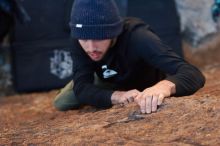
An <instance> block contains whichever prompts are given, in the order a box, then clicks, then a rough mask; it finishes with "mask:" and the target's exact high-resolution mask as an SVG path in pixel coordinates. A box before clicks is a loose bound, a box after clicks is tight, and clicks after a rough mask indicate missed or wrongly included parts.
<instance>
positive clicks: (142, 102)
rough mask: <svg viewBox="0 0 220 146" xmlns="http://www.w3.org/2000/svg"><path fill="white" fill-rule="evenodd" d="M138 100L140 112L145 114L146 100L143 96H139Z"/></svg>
mask: <svg viewBox="0 0 220 146" xmlns="http://www.w3.org/2000/svg"><path fill="white" fill-rule="evenodd" d="M139 100H140V108H141V113H143V114H145V113H146V108H145V107H146V101H145V98H139Z"/></svg>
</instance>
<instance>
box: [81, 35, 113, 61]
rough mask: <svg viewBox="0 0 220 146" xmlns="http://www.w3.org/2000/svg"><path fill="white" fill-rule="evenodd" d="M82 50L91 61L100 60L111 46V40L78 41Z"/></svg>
mask: <svg viewBox="0 0 220 146" xmlns="http://www.w3.org/2000/svg"><path fill="white" fill-rule="evenodd" d="M79 43H80V45H81V46H82V48H83V50H84V51H85V52H86V53H87V54H88V55H89V57H90V58H91V59H92V60H93V61H99V60H101V59H102V58H103V57H104V56H105V54H106V52H107V51H108V49H109V48H110V45H111V39H107V40H79Z"/></svg>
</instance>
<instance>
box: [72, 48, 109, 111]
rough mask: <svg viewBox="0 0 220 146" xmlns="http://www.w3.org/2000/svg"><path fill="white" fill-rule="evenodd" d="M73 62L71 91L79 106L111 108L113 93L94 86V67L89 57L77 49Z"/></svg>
mask: <svg viewBox="0 0 220 146" xmlns="http://www.w3.org/2000/svg"><path fill="white" fill-rule="evenodd" d="M73 60H74V63H73V64H74V65H73V81H74V87H73V90H74V94H75V96H76V98H77V99H78V101H79V102H80V104H85V105H92V106H95V107H98V108H108V107H111V106H112V103H111V95H112V93H113V91H111V90H107V89H102V88H100V87H97V86H96V85H94V67H93V66H94V65H93V62H92V61H91V60H90V59H89V57H87V56H86V55H85V53H84V52H83V51H81V50H80V49H79V48H78V49H75V50H74V52H73Z"/></svg>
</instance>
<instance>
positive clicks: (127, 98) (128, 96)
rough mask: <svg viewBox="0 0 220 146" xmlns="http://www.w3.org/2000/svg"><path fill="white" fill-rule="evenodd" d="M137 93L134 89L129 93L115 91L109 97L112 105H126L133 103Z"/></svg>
mask: <svg viewBox="0 0 220 146" xmlns="http://www.w3.org/2000/svg"><path fill="white" fill-rule="evenodd" d="M139 93H140V91H138V90H136V89H133V90H129V91H115V92H114V93H113V94H112V96H111V100H112V104H123V105H126V104H128V103H130V102H133V101H134V98H136V97H137V96H138V95H139Z"/></svg>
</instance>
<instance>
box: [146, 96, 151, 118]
mask: <svg viewBox="0 0 220 146" xmlns="http://www.w3.org/2000/svg"><path fill="white" fill-rule="evenodd" d="M152 98H153V97H152V96H149V95H148V96H146V98H145V100H146V113H147V114H150V113H151V110H152Z"/></svg>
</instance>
